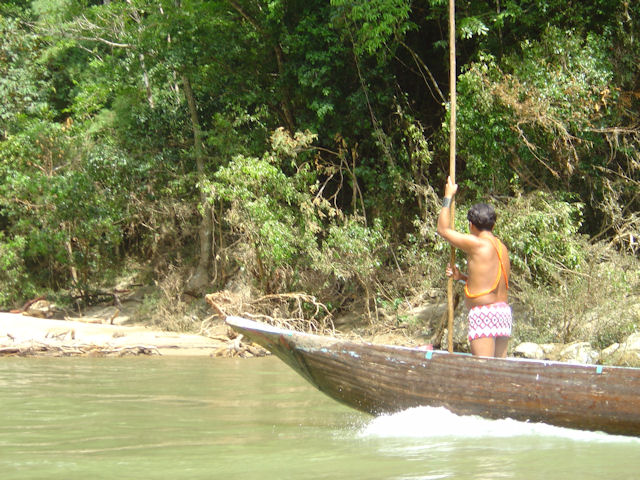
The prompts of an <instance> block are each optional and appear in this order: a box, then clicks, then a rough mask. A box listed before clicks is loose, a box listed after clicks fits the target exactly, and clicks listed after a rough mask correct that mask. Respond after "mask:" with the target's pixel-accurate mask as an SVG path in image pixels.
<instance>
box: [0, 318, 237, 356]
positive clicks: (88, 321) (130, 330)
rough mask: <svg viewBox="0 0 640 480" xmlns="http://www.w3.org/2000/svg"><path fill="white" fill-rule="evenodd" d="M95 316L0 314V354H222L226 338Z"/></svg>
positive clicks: (227, 344)
mask: <svg viewBox="0 0 640 480" xmlns="http://www.w3.org/2000/svg"><path fill="white" fill-rule="evenodd" d="M103 321H105V322H109V319H108V318H106V319H104V320H103V319H101V318H100V317H95V316H93V317H78V318H76V319H67V320H56V319H48V318H36V317H31V316H28V315H23V314H15V313H0V356H6V355H18V356H36V355H37V356H43V355H49V356H73V355H80V356H82V355H84V356H123V355H189V356H195V355H199V356H225V350H229V348H232V347H233V345H230V341H231V340H230V339H228V338H226V337H225V335H224V331H226V327H225V330H224V331H223V330H222V329H221V334H220V335H219V336H216V335H212V333H211V332H209V333H208V335H207V336H205V335H198V334H187V333H177V332H165V331H159V330H154V329H151V328H149V327H146V326H143V325H119V324H115V323H114V324H112V323H102V322H103Z"/></svg>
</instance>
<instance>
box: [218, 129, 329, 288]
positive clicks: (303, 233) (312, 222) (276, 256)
mask: <svg viewBox="0 0 640 480" xmlns="http://www.w3.org/2000/svg"><path fill="white" fill-rule="evenodd" d="M313 139H314V135H312V134H310V133H304V134H302V133H300V134H297V135H296V136H295V137H291V136H289V135H288V134H287V133H286V132H285V131H284V130H282V129H281V130H278V131H276V132H275V133H274V135H273V137H272V150H271V151H269V152H267V153H265V154H264V155H263V156H262V157H261V158H255V157H246V156H237V157H235V158H234V159H233V160H231V162H230V163H229V164H228V165H227V166H226V167H223V168H221V169H220V170H218V171H217V172H216V174H215V175H214V178H213V181H212V182H211V183H210V185H209V186H208V191H209V198H210V201H211V202H219V201H222V202H224V204H225V205H226V214H225V216H224V220H225V221H226V223H227V224H228V226H229V228H230V229H231V231H232V232H233V234H234V235H235V236H236V238H238V239H239V240H240V241H241V243H242V244H243V245H244V246H246V247H247V248H248V249H250V250H249V251H248V252H246V256H245V257H244V258H238V259H237V260H238V262H239V263H240V264H243V266H245V267H247V268H250V269H251V270H252V271H254V272H255V275H256V277H257V278H258V280H260V282H262V284H263V286H264V285H266V284H267V282H268V281H269V280H270V278H271V277H272V276H273V275H274V274H275V273H276V270H277V269H279V268H293V269H295V268H298V267H305V266H307V267H308V266H309V264H310V261H311V258H312V256H313V255H314V252H315V251H317V249H318V247H317V242H316V234H317V233H318V232H319V230H320V223H321V218H322V217H323V216H325V215H327V214H330V213H331V209H330V208H329V207H328V204H327V203H326V201H323V200H322V199H321V198H318V197H316V196H315V195H314V189H315V188H316V187H315V173H314V172H313V171H312V170H311V165H310V164H309V163H301V164H300V165H299V166H296V164H295V159H296V158H297V156H298V154H299V153H300V151H301V150H304V149H306V148H308V147H309V145H310V144H311V142H312V141H313ZM287 160H289V163H288V164H287V163H285V162H286V161H287ZM292 167H294V168H295V171H294V173H293V174H292V175H286V174H285V173H284V171H283V170H284V169H291V168H292Z"/></svg>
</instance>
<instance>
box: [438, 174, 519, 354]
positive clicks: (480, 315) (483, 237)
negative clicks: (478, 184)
mask: <svg viewBox="0 0 640 480" xmlns="http://www.w3.org/2000/svg"><path fill="white" fill-rule="evenodd" d="M457 190H458V186H457V185H455V184H454V183H453V182H452V181H451V179H448V181H447V186H446V188H445V200H444V201H443V208H442V211H441V212H440V217H439V218H438V233H439V234H440V235H441V236H442V237H443V238H444V239H445V240H447V241H448V242H449V243H450V244H451V245H453V246H454V247H456V248H459V249H460V250H463V251H464V252H465V253H466V254H467V262H468V270H469V273H468V275H466V274H464V273H462V272H460V270H458V268H457V267H456V266H455V265H453V266H452V265H449V267H448V268H447V275H449V276H452V277H453V278H454V279H455V280H462V281H463V282H465V298H466V302H465V303H466V306H467V308H469V340H470V343H471V352H472V353H473V354H474V355H482V356H498V357H505V356H506V354H507V347H508V343H509V336H510V334H511V308H510V307H509V305H508V303H507V291H508V288H509V283H508V282H509V275H510V273H511V264H510V262H509V252H508V251H507V248H506V247H505V246H504V245H503V244H502V242H500V240H498V239H497V238H496V237H495V236H494V235H493V233H492V229H493V226H494V224H495V211H494V210H493V207H491V206H489V205H486V204H477V205H474V206H473V207H472V209H471V210H470V211H469V215H468V218H469V220H470V221H469V232H470V233H468V234H467V233H461V232H457V231H455V230H454V229H453V228H452V227H451V220H450V210H449V204H450V202H451V198H452V197H453V196H454V195H455V194H456V192H457ZM474 209H475V210H474Z"/></svg>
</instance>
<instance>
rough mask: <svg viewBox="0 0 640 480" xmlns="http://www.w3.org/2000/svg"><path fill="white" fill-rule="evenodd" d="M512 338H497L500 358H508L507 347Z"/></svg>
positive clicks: (496, 354)
mask: <svg viewBox="0 0 640 480" xmlns="http://www.w3.org/2000/svg"><path fill="white" fill-rule="evenodd" d="M509 338H510V337H496V353H495V356H496V357H498V358H505V357H506V356H507V347H508V346H509Z"/></svg>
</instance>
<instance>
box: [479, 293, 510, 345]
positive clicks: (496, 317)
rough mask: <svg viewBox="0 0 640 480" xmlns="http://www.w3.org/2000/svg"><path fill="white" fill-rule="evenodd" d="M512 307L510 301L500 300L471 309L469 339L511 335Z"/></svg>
mask: <svg viewBox="0 0 640 480" xmlns="http://www.w3.org/2000/svg"><path fill="white" fill-rule="evenodd" d="M512 323H513V319H512V317H511V307H510V306H509V304H508V303H505V302H498V303H492V304H490V305H479V306H477V307H473V308H472V309H471V310H469V340H475V339H476V338H481V337H510V336H511V325H512Z"/></svg>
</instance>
